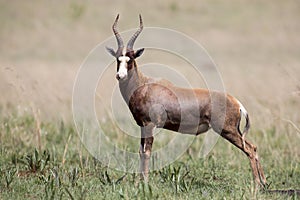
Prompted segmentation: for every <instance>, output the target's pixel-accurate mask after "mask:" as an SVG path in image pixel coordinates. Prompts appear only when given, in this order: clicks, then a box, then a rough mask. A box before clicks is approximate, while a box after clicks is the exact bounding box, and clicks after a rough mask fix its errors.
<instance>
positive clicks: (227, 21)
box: [0, 0, 300, 136]
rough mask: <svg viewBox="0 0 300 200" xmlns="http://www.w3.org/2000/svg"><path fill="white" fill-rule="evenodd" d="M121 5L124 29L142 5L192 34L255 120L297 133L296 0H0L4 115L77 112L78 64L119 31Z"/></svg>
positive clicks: (164, 23)
mask: <svg viewBox="0 0 300 200" xmlns="http://www.w3.org/2000/svg"><path fill="white" fill-rule="evenodd" d="M117 13H120V16H121V18H120V23H119V30H120V31H122V30H123V31H125V30H128V29H132V28H136V27H137V26H138V14H140V13H141V14H142V16H143V19H144V25H145V26H148V27H151V26H154V27H164V28H170V29H175V30H177V31H180V32H183V33H185V34H187V35H188V36H190V37H192V38H194V39H195V40H196V41H197V42H199V43H200V44H202V45H203V46H204V48H205V49H206V50H207V51H208V53H209V54H210V56H211V57H212V59H213V60H214V61H215V63H216V65H217V66H218V69H219V71H220V73H221V75H222V78H223V81H224V85H225V88H226V90H227V91H228V92H229V93H230V94H232V95H234V96H236V97H237V98H238V99H240V100H241V102H243V104H244V105H245V107H246V108H247V110H248V111H249V113H250V116H251V119H252V124H253V126H252V127H256V128H257V129H260V128H263V129H265V128H266V129H268V128H272V127H274V126H276V127H277V126H279V127H282V128H283V129H282V130H287V132H290V133H291V135H293V134H297V133H296V132H297V131H298V134H297V135H298V136H299V129H298V130H297V127H299V124H300V115H299V108H300V101H299V100H300V66H299V61H300V37H299V34H300V23H299V19H300V2H299V1H296V0H294V1H293V0H286V1H279V0H275V1H242V0H230V1H220V0H213V1H196V0H194V1H191V0H188V1H175V0H164V1H160V2H154V1H133V0H129V1H116V0H109V1H108V0H107V1H104V0H101V1H92V0H87V1H71V0H70V1H68V0H65V1H60V2H59V3H58V2H56V1H38V0H28V1H9V0H0V27H1V28H0V44H1V45H0V93H1V98H0V108H1V115H4V116H5V115H10V114H11V113H12V112H32V110H38V111H39V113H40V116H41V118H42V119H47V120H52V119H63V120H66V121H69V120H71V119H72V109H71V102H72V88H73V84H74V81H75V77H76V72H77V70H78V69H79V67H80V65H81V64H82V62H83V61H84V59H85V57H86V56H87V55H88V53H89V52H90V51H91V50H92V49H93V48H94V47H95V46H96V45H97V44H99V43H100V42H102V41H103V40H105V39H107V38H108V37H110V36H112V31H111V25H112V22H113V20H114V19H115V16H116V14H117ZM141 37H142V36H141ZM139 62H140V63H142V62H143V60H140V61H139ZM112 79H115V78H114V77H112ZM256 128H255V129H256ZM283 134H284V133H283Z"/></svg>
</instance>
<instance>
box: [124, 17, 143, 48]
mask: <svg viewBox="0 0 300 200" xmlns="http://www.w3.org/2000/svg"><path fill="white" fill-rule="evenodd" d="M139 17H140V28H139V29H138V30H137V31H136V32H135V33H134V34H133V36H132V37H131V38H130V40H129V42H128V43H127V49H129V50H133V44H134V42H135V40H136V38H137V37H138V36H139V34H140V33H141V32H142V30H143V20H142V16H141V15H139Z"/></svg>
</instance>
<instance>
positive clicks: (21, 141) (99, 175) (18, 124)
mask: <svg viewBox="0 0 300 200" xmlns="http://www.w3.org/2000/svg"><path fill="white" fill-rule="evenodd" d="M1 121H2V122H3V123H1V129H0V141H1V143H0V198H1V199H24V198H25V199H297V198H298V197H297V196H286V195H281V194H266V193H263V192H255V190H254V186H253V183H252V177H251V171H250V167H249V164H248V160H247V158H246V157H245V156H244V155H242V154H241V152H239V151H238V150H237V149H235V147H233V146H232V145H230V144H229V143H227V142H225V141H224V140H222V139H220V140H219V142H218V144H217V145H216V147H215V148H214V150H213V151H212V152H211V153H210V154H209V155H208V156H207V157H206V158H204V159H203V158H197V157H196V156H191V155H190V154H191V153H188V152H187V153H185V154H184V155H183V156H182V157H181V158H180V159H179V160H178V161H176V162H174V163H173V164H171V165H169V166H167V167H165V168H163V169H160V170H158V171H154V172H152V173H151V175H150V180H149V183H144V182H141V181H139V176H138V175H137V174H130V173H126V172H120V171H115V170H113V169H110V168H107V167H106V166H104V165H103V164H101V163H100V162H99V161H98V160H96V159H95V158H93V157H92V156H91V155H90V154H89V153H88V152H87V151H86V150H85V149H84V147H83V146H82V145H81V143H80V141H79V138H78V137H77V133H76V132H75V129H74V126H73V125H72V124H66V123H64V122H63V121H60V122H41V123H40V133H41V138H40V143H41V144H38V137H37V134H36V133H37V131H38V130H36V118H35V117H34V116H33V115H30V114H22V115H19V114H13V115H11V116H9V117H3V118H2V119H1ZM265 132H266V135H263V134H260V130H257V131H252V133H251V134H252V135H254V136H255V137H256V138H255V140H256V141H262V142H258V143H259V147H260V148H259V150H260V154H261V158H262V164H263V166H264V168H265V172H266V175H267V179H268V183H269V184H270V186H269V188H270V189H291V188H292V189H297V188H299V186H300V180H299V176H300V166H299V154H298V155H295V154H293V153H292V151H294V150H293V149H291V148H292V147H289V146H290V145H291V144H288V143H287V141H286V140H282V139H281V138H280V137H278V135H277V133H276V129H275V128H274V129H270V130H266V131H265ZM202 139H203V138H202V137H201V136H200V137H198V138H197V139H196V140H195V142H194V143H193V144H192V146H191V147H190V151H189V152H192V154H193V152H196V151H197V147H199V144H200V143H201V141H202ZM265 141H268V142H269V143H270V144H272V145H273V147H272V152H270V151H269V150H268V148H267V147H266V146H267V145H263V143H265ZM157 142H158V141H157ZM265 144H266V143H265ZM39 146H40V148H41V150H38V148H39ZM279 155H282V156H279Z"/></svg>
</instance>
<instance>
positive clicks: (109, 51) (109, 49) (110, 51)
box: [106, 47, 116, 57]
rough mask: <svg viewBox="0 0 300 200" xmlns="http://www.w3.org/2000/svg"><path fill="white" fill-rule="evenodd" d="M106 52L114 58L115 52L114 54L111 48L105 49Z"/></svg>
mask: <svg viewBox="0 0 300 200" xmlns="http://www.w3.org/2000/svg"><path fill="white" fill-rule="evenodd" d="M106 50H107V51H108V53H110V54H111V55H112V56H113V57H116V52H115V51H114V50H113V49H112V48H109V47H106Z"/></svg>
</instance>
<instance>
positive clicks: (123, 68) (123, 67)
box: [117, 55, 130, 79]
mask: <svg viewBox="0 0 300 200" xmlns="http://www.w3.org/2000/svg"><path fill="white" fill-rule="evenodd" d="M118 60H119V61H120V65H119V71H118V72H117V75H118V76H119V78H120V79H123V78H125V77H126V76H127V62H128V61H129V60H130V58H129V57H128V56H124V55H123V56H120V57H119V58H118Z"/></svg>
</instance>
